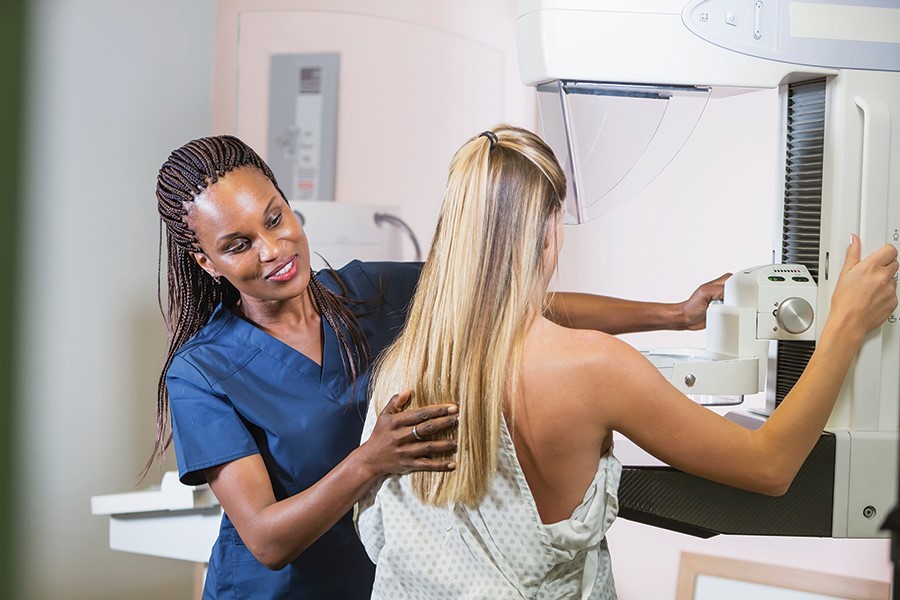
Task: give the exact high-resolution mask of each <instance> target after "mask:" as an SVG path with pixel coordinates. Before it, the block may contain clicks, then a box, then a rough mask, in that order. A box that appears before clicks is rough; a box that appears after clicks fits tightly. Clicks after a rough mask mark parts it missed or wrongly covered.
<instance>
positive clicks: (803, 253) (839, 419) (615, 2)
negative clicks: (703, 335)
mask: <svg viewBox="0 0 900 600" xmlns="http://www.w3.org/2000/svg"><path fill="white" fill-rule="evenodd" d="M517 27H518V38H519V40H518V43H519V60H520V68H521V74H522V79H523V81H524V83H526V84H528V85H533V86H535V87H536V88H537V90H538V102H539V108H540V112H541V120H542V124H543V134H544V136H545V139H547V141H548V143H550V145H551V146H552V147H553V148H554V151H555V152H556V153H557V156H558V157H559V158H560V162H561V163H563V164H564V166H565V167H566V168H567V171H568V176H569V179H570V189H569V194H568V198H569V200H568V202H569V205H568V207H567V208H568V211H569V213H570V214H571V215H572V218H573V219H574V220H575V221H577V222H584V221H587V220H590V219H593V218H597V217H599V216H602V215H603V214H604V212H606V211H608V210H610V209H611V208H612V207H615V206H617V205H619V204H621V203H622V202H625V201H627V200H628V199H629V198H630V197H632V196H633V195H634V194H635V193H636V192H638V191H640V190H641V189H643V188H644V187H645V186H646V185H647V184H648V183H649V182H650V181H652V180H653V179H654V178H655V177H656V176H657V175H658V174H659V173H660V172H661V171H662V170H663V169H665V168H666V166H667V165H668V164H669V162H670V161H671V160H672V158H673V157H674V156H675V155H676V154H677V153H678V152H679V150H680V148H681V147H682V146H683V144H684V142H685V140H687V139H688V138H689V136H690V135H691V133H692V131H693V130H694V127H695V125H696V123H697V122H698V120H699V119H701V118H702V115H703V111H704V108H705V107H706V106H707V103H708V102H714V101H715V100H716V98H717V97H720V96H726V95H730V94H739V93H745V92H747V91H751V90H758V89H762V88H767V89H773V88H777V89H778V91H779V97H780V102H781V105H782V115H781V119H782V123H781V131H782V133H783V138H782V152H783V161H782V165H781V170H780V172H779V173H778V174H777V178H778V180H779V181H780V182H782V184H781V185H780V186H779V187H781V188H782V189H781V190H780V192H779V194H778V195H777V196H778V202H779V204H780V205H781V210H780V211H779V213H780V215H781V223H780V225H779V229H780V232H779V234H778V235H777V236H776V237H777V239H776V240H775V244H774V245H775V248H774V250H775V254H774V255H775V259H774V261H773V262H775V263H778V264H772V265H764V266H760V267H755V268H750V269H744V270H739V271H737V272H736V273H735V275H734V276H733V277H732V278H731V279H730V280H729V282H728V283H727V284H726V290H725V301H724V303H723V304H720V305H713V306H711V308H710V312H709V313H708V325H709V334H708V336H707V348H706V349H705V350H703V351H694V352H687V351H676V350H672V351H659V352H649V353H648V357H649V358H650V359H651V360H652V361H653V362H654V363H655V364H656V365H657V367H659V368H660V370H661V371H662V372H663V373H665V374H666V375H668V376H669V377H670V380H671V381H672V383H673V384H675V385H676V386H677V387H678V388H679V389H681V390H683V391H684V392H685V393H688V394H695V395H696V394H701V395H702V394H717V393H718V394H738V395H739V394H752V393H756V392H757V391H762V390H764V389H765V391H766V393H767V407H766V408H767V412H771V410H774V408H775V407H776V406H777V405H778V403H779V402H780V401H781V399H783V398H784V396H785V395H786V394H787V392H788V391H789V390H790V389H791V387H792V386H793V384H794V382H796V380H797V378H798V377H799V375H800V373H802V371H803V369H804V367H805V365H806V363H807V361H808V360H809V357H810V355H811V354H812V351H813V348H814V347H815V340H816V338H817V336H818V335H819V334H820V333H821V330H822V325H823V324H824V322H825V319H826V317H827V315H828V311H829V306H830V301H831V296H832V293H833V291H834V285H835V282H836V280H837V275H838V273H839V272H840V269H841V265H842V261H843V257H844V253H845V249H846V246H847V240H848V239H849V236H850V234H851V233H858V234H859V235H860V238H861V240H862V243H863V253H864V254H867V253H868V252H871V251H872V250H874V249H875V248H877V247H879V246H880V245H882V244H884V243H885V242H889V243H894V244H897V245H900V72H898V71H900V4H898V3H897V2H896V1H891V0H691V1H690V2H687V3H684V2H673V1H671V0H520V1H519V5H518V24H517ZM736 143H739V142H736ZM898 318H900V314H897V315H892V316H891V317H890V319H889V320H888V322H887V323H885V324H884V325H883V326H882V327H881V328H880V329H878V330H876V331H874V332H873V333H871V334H870V335H869V336H868V337H867V339H866V341H865V343H864V346H863V348H862V349H861V351H860V353H859V356H858V357H857V359H856V361H855V363H854V365H853V366H852V368H851V372H850V374H849V375H848V377H847V379H846V381H845V384H844V386H843V388H842V390H841V393H840V397H839V399H838V402H837V405H836V407H835V409H834V412H833V413H832V416H831V419H830V421H829V423H828V427H827V429H826V431H825V432H823V434H822V436H821V438H820V440H819V443H818V444H817V446H816V447H815V449H814V450H813V452H812V454H811V455H810V457H809V459H808V460H807V461H806V463H805V464H804V466H803V468H802V469H801V472H800V473H799V474H798V476H797V478H796V479H795V481H794V484H793V485H792V486H791V489H790V490H789V491H788V493H787V494H786V495H784V496H782V497H779V498H768V497H763V496H759V495H757V494H752V493H749V492H743V491H739V490H735V489H732V488H728V487H727V486H721V485H718V484H713V483H711V482H708V481H704V480H701V479H699V478H695V477H692V476H689V475H686V474H684V473H680V472H678V471H675V470H673V469H670V468H630V467H629V468H626V469H625V471H624V472H623V478H622V486H621V490H620V507H621V509H620V514H621V515H622V516H624V517H626V518H630V519H633V520H637V521H641V522H646V523H650V524H654V525H658V526H662V527H667V528H671V529H675V530H678V531H683V532H687V533H692V534H695V535H699V536H704V537H707V536H710V535H715V534H717V533H732V534H751V535H753V534H769V535H793V536H819V537H837V538H843V537H878V536H884V535H886V533H885V532H884V531H882V530H880V527H881V525H882V523H883V522H884V520H885V518H886V517H887V516H888V514H889V513H890V511H891V510H892V509H893V508H894V506H895V505H896V503H897V486H898V481H897V479H898V421H900V323H898V322H897V320H898ZM732 418H734V419H735V420H739V421H741V422H743V423H744V424H746V425H747V426H748V427H757V426H759V424H760V422H761V419H763V418H764V416H762V417H759V416H753V415H748V414H736V415H735V416H733V417H732Z"/></svg>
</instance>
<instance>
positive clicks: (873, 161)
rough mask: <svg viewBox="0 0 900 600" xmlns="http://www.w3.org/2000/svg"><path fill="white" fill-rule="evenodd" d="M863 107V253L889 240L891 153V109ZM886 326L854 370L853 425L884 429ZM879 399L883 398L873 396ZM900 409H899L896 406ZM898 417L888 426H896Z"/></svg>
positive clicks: (879, 104)
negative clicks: (875, 400) (884, 333)
mask: <svg viewBox="0 0 900 600" xmlns="http://www.w3.org/2000/svg"><path fill="white" fill-rule="evenodd" d="M853 101H854V103H855V104H856V106H857V107H859V109H860V110H861V111H862V118H863V120H862V171H861V173H860V200H859V235H860V241H861V242H862V253H863V256H865V255H867V254H869V253H870V252H872V251H874V250H876V249H877V248H879V247H881V245H882V244H884V243H885V242H886V241H887V221H888V174H889V172H890V154H891V138H890V135H891V111H890V109H889V108H888V105H887V103H885V102H884V100H881V99H880V98H865V97H863V96H856V97H855V98H854V99H853ZM883 330H884V327H883V326H882V327H879V328H878V329H876V330H875V331H873V332H871V333H870V334H869V335H868V336H866V339H865V341H864V342H863V345H862V347H861V348H860V350H859V354H858V355H857V357H856V366H855V367H854V372H853V396H854V405H855V406H854V414H853V417H852V418H853V423H852V428H853V429H859V430H868V431H876V430H878V429H880V427H879V421H880V420H881V418H880V417H882V416H887V415H882V414H881V413H882V412H884V411H885V409H886V408H888V407H883V406H881V404H882V403H883V402H887V401H888V399H887V398H886V397H885V396H884V395H883V394H882V389H881V388H882V380H881V377H882V370H883V369H885V368H889V369H896V365H893V366H891V365H887V364H885V362H886V360H887V359H889V356H890V354H891V353H889V352H888V353H885V352H883V345H884V341H885V340H884V335H883ZM874 398H879V399H880V401H879V402H872V401H871V400H870V399H874ZM893 412H894V413H896V410H894V411H893ZM896 423H897V421H896V417H894V418H893V419H892V422H891V423H889V424H888V423H885V424H884V425H885V426H890V427H896Z"/></svg>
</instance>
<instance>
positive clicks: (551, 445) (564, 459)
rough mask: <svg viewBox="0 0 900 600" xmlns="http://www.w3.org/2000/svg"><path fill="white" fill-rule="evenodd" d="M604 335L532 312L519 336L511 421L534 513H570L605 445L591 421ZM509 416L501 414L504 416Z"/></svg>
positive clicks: (607, 440) (604, 431) (548, 518)
mask: <svg viewBox="0 0 900 600" xmlns="http://www.w3.org/2000/svg"><path fill="white" fill-rule="evenodd" d="M604 336H605V334H601V333H597V332H594V331H583V330H574V329H566V328H564V327H560V326H558V325H555V324H553V323H551V322H550V321H547V320H546V319H543V318H541V319H538V321H536V322H535V324H534V326H533V327H532V328H531V331H529V333H528V336H527V337H526V340H525V348H524V353H523V358H522V370H521V379H520V382H521V387H520V393H519V397H518V398H517V400H516V402H515V406H514V418H513V419H512V421H511V423H510V429H511V432H512V437H513V442H514V444H515V447H516V455H517V457H518V459H519V463H520V465H521V467H522V471H523V472H524V473H525V478H526V479H527V481H528V485H529V487H530V488H531V492H532V494H533V495H534V499H535V502H536V504H537V507H538V511H539V512H540V515H541V520H542V521H543V522H544V523H547V524H549V523H556V522H558V521H562V520H564V519H567V518H569V517H570V516H571V514H572V511H573V510H574V509H575V508H576V507H577V506H578V505H579V504H580V503H581V501H582V500H583V498H584V493H585V491H586V490H587V488H588V486H589V485H590V483H591V481H592V480H593V478H594V475H595V474H596V472H597V467H598V464H599V461H600V458H601V457H602V456H603V454H605V453H606V452H607V451H608V450H609V448H610V446H611V445H612V432H611V431H610V430H609V429H608V428H605V427H603V426H602V425H598V418H597V415H596V410H597V396H598V395H600V394H603V389H602V387H599V386H598V385H597V381H598V378H597V377H596V373H597V371H598V368H600V369H602V362H603V360H604V358H605V357H603V356H602V354H601V355H598V342H599V346H600V347H601V348H602V346H603V343H602V338H603V337H604ZM508 416H509V415H507V417H508Z"/></svg>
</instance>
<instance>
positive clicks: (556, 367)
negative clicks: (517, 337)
mask: <svg viewBox="0 0 900 600" xmlns="http://www.w3.org/2000/svg"><path fill="white" fill-rule="evenodd" d="M525 361H526V367H533V368H536V369H537V370H539V371H546V372H545V375H547V376H555V377H558V378H559V380H562V381H574V382H578V383H577V384H576V385H575V387H576V388H580V387H585V388H587V389H591V390H596V389H597V387H596V386H598V385H603V386H604V387H608V386H609V384H610V383H612V380H616V379H619V378H621V377H632V376H633V374H634V372H635V371H638V372H640V371H641V370H643V369H644V368H646V367H647V366H649V363H648V362H647V360H646V358H645V357H644V356H643V355H642V354H641V353H640V352H638V351H637V350H635V349H634V348H633V347H632V346H631V345H629V344H628V343H626V342H624V341H622V340H620V339H619V338H617V337H615V336H612V335H609V334H606V333H603V332H600V331H591V330H585V329H568V328H566V327H562V326H559V325H556V324H555V323H550V322H547V323H541V324H540V326H539V327H535V328H534V330H533V331H532V333H531V334H530V335H529V339H528V342H527V344H526V357H525ZM573 391H574V390H573Z"/></svg>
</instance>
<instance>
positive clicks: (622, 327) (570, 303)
mask: <svg viewBox="0 0 900 600" xmlns="http://www.w3.org/2000/svg"><path fill="white" fill-rule="evenodd" d="M729 277H731V273H726V274H724V275H722V276H721V277H719V278H717V279H714V280H712V281H708V282H706V283H704V284H703V285H701V286H700V287H698V288H697V289H696V290H695V291H694V293H693V294H691V297H690V298H688V299H687V300H685V301H684V302H676V303H662V302H637V301H633V300H622V299H620V298H611V297H609V296H595V295H593V294H579V293H572V292H559V293H556V294H552V295H551V296H550V297H549V302H548V305H547V310H546V312H545V313H544V316H546V317H547V318H548V319H550V320H551V321H553V322H554V323H556V324H558V325H562V326H563V327H570V328H574V329H593V330H595V331H602V332H604V333H608V334H611V335H618V334H620V333H637V332H640V331H657V330H661V329H671V330H691V331H695V330H698V329H703V328H704V327H706V307H707V306H709V303H710V302H712V301H713V300H721V299H722V296H723V293H724V290H725V280H726V279H728V278H729Z"/></svg>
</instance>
